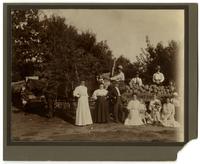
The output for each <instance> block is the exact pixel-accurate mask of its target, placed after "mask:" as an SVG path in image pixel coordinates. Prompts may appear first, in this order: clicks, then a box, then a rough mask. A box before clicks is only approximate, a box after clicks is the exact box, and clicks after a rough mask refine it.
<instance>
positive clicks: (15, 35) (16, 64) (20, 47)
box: [11, 9, 42, 81]
mask: <svg viewBox="0 0 200 164" xmlns="http://www.w3.org/2000/svg"><path fill="white" fill-rule="evenodd" d="M11 16H12V71H13V72H12V80H13V81H17V80H21V79H23V78H24V77H25V76H28V75H31V74H33V73H34V71H36V70H37V69H39V67H40V63H41V60H42V59H41V56H42V53H41V48H42V45H41V44H40V42H41V35H40V31H41V26H40V22H39V16H38V10H35V9H26V10H12V11H11Z"/></svg>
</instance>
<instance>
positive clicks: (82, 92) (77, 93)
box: [73, 85, 88, 97]
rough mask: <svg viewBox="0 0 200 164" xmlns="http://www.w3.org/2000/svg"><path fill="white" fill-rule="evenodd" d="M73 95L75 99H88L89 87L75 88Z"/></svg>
mask: <svg viewBox="0 0 200 164" xmlns="http://www.w3.org/2000/svg"><path fill="white" fill-rule="evenodd" d="M73 95H74V96H75V97H81V96H87V97H88V93H87V87H85V86H81V85H80V86H78V87H76V88H75V90H74V92H73Z"/></svg>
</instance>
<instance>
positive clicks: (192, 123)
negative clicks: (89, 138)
mask: <svg viewBox="0 0 200 164" xmlns="http://www.w3.org/2000/svg"><path fill="white" fill-rule="evenodd" d="M13 8H16V9H19V8H46V9H48V8H51V9H54V8H57V9H59V8H62V9H63V8H65V9H67V8H68V9H69V8H73V9H83V8H84V9H96V8H97V9H115V8H117V9H177V8H181V9H184V10H185V20H186V21H185V54H186V55H185V56H186V58H185V64H186V69H185V75H186V78H185V83H186V84H187V85H186V88H185V92H186V95H187V96H186V97H185V98H186V100H185V101H186V102H187V103H186V104H185V109H186V112H185V122H186V123H185V130H186V131H185V139H186V140H185V142H183V143H164V144H163V143H148V144H147V143H135V144H123V143H108V144H107V143H103V144H101V143H92V144H90V143H65V142H52V143H46V142H43V143H34V142H33V143H31V144H30V143H29V144H26V143H12V142H10V138H9V137H10V133H11V132H10V126H11V123H10V109H11V93H10V84H11V83H10V82H11V77H10V74H11V45H10V44H11V42H10V40H11V32H10V31H11V28H10V21H11V20H10V19H11V18H10V16H9V12H10V9H13ZM3 9H4V24H3V25H4V29H3V30H4V36H3V38H4V40H3V42H4V50H3V52H4V66H3V67H4V112H3V113H4V115H3V118H4V129H3V132H4V134H3V137H4V145H3V150H4V151H3V159H4V160H9V161H46V160H52V161H133V160H134V161H174V160H176V158H177V153H178V151H179V150H181V149H182V148H183V147H184V145H185V144H186V143H188V142H189V141H190V140H192V139H195V138H197V119H198V118H197V115H198V114H197V112H198V111H197V109H198V106H197V104H198V99H197V98H198V76H197V73H198V72H197V71H198V70H197V68H198V48H197V46H198V45H197V43H198V27H197V25H198V22H197V20H198V18H197V16H198V5H197V4H190V3H188V4H48V3H46V4H45V3H41V4H34V3H33V4H30V3H29V4H22V3H18V4H17V3H15V4H12V3H10V4H4V8H3Z"/></svg>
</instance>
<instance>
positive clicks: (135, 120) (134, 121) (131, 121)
mask: <svg viewBox="0 0 200 164" xmlns="http://www.w3.org/2000/svg"><path fill="white" fill-rule="evenodd" d="M124 124H125V125H143V124H144V123H143V122H142V119H141V117H140V113H139V111H138V110H130V113H129V115H128V118H127V119H126V120H125V123H124Z"/></svg>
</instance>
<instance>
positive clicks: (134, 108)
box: [124, 95, 144, 125]
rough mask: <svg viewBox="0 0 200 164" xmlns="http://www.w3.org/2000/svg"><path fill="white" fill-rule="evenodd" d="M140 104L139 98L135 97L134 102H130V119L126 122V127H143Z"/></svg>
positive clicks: (128, 107)
mask: <svg viewBox="0 0 200 164" xmlns="http://www.w3.org/2000/svg"><path fill="white" fill-rule="evenodd" d="M140 107H141V105H140V102H139V101H138V100H137V96H136V95H133V100H131V101H129V103H128V106H127V109H128V110H129V114H128V118H127V119H126V120H125V123H124V124H125V125H143V124H144V123H143V122H142V119H141V117H140V112H139V111H140Z"/></svg>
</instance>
